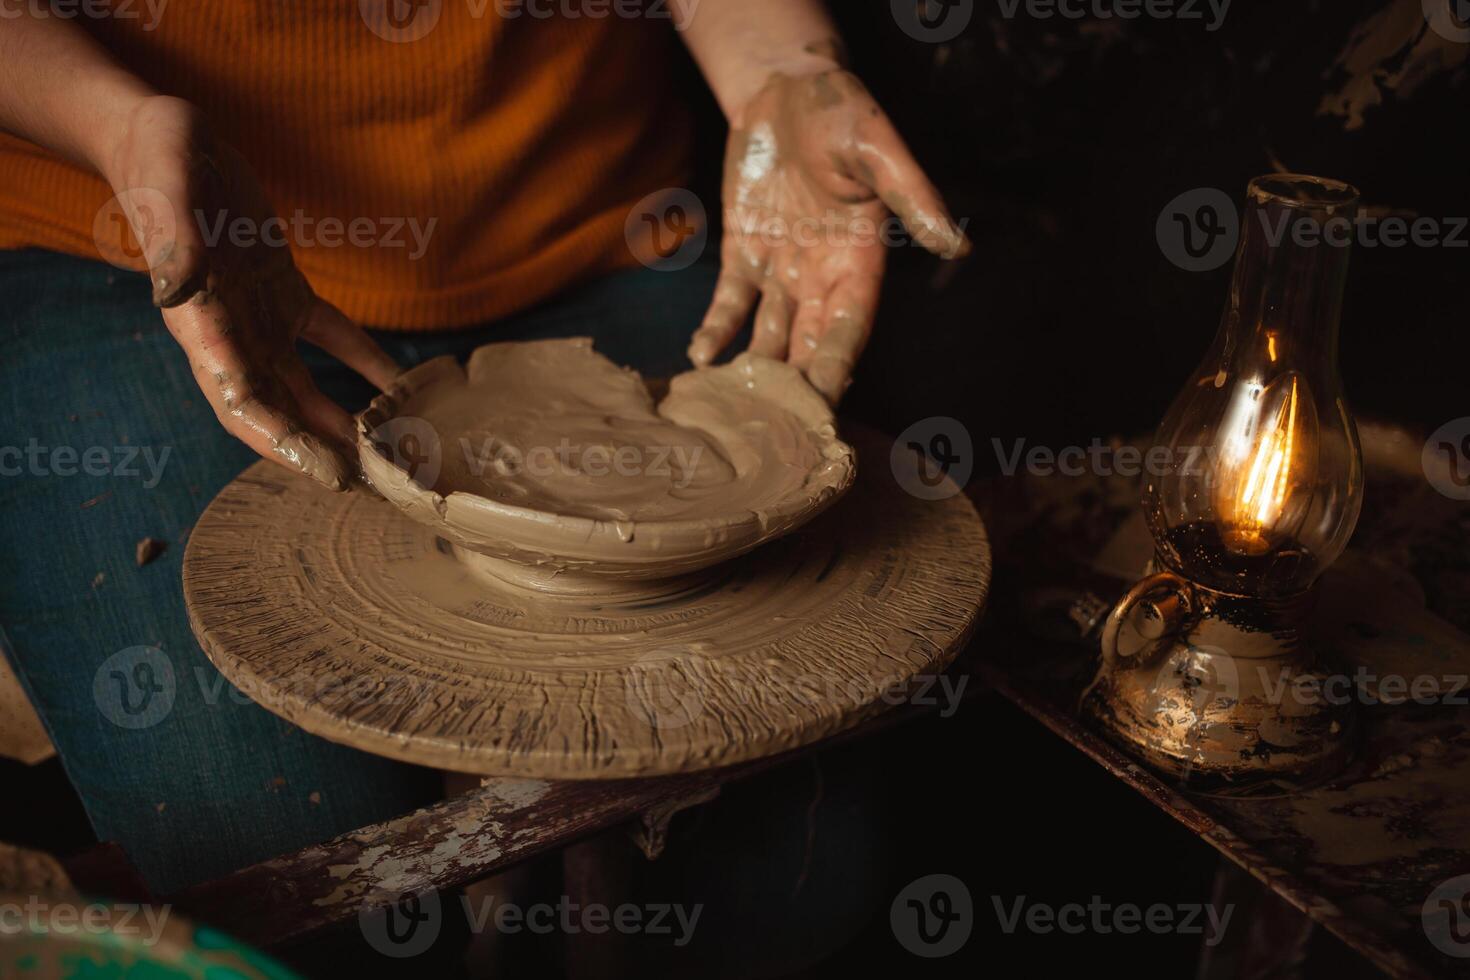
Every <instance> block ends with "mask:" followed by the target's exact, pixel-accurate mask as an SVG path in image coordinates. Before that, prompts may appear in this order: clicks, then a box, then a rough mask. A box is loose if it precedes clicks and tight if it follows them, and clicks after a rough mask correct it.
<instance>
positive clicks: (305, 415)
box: [283, 360, 357, 452]
mask: <svg viewBox="0 0 1470 980" xmlns="http://www.w3.org/2000/svg"><path fill="white" fill-rule="evenodd" d="M283 373H284V376H285V382H286V386H287V387H288V388H290V390H291V397H292V399H293V400H294V401H295V403H296V406H297V407H298V409H299V410H300V413H301V418H302V420H303V421H304V422H305V423H306V426H307V429H308V430H310V431H311V432H315V433H319V434H320V435H322V436H325V437H327V438H328V439H329V440H331V441H332V442H335V443H337V444H338V445H339V446H340V448H341V449H342V450H343V451H344V452H350V451H351V450H352V447H353V446H354V444H355V442H356V440H357V426H356V424H355V423H354V422H353V420H352V415H351V414H350V413H349V412H348V411H347V410H346V409H344V408H343V407H342V406H341V405H338V404H337V403H336V402H334V401H332V399H330V398H328V397H327V396H326V395H324V394H322V391H321V389H320V388H318V387H317V386H316V381H314V380H313V379H312V377H311V372H310V371H308V370H307V369H306V365H305V364H302V363H301V362H300V361H299V360H297V361H296V362H295V363H294V364H293V365H292V366H291V367H290V368H289V369H287V370H286V371H285V372H283Z"/></svg>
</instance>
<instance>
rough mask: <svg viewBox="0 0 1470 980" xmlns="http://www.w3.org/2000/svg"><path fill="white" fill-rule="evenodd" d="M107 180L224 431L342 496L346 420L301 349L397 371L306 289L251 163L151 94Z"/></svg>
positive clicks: (185, 111) (372, 370) (349, 469)
mask: <svg viewBox="0 0 1470 980" xmlns="http://www.w3.org/2000/svg"><path fill="white" fill-rule="evenodd" d="M103 169H104V173H105V175H106V177H107V178H108V180H109V181H110V182H111V184H112V186H113V189H114V191H116V192H117V199H118V202H119V204H121V205H122V210H123V212H124V214H125V215H126V216H127V219H128V223H129V224H130V226H131V227H132V229H133V232H134V235H135V237H136V238H137V240H138V243H139V245H140V246H141V248H142V251H143V258H144V260H145V261H146V262H147V264H148V269H149V274H150V276H151V277H152V280H153V301H154V303H155V304H156V305H158V306H159V307H160V308H161V309H162V311H163V320H164V323H165V324H167V326H168V329H169V332H170V333H172V334H173V336H174V339H175V340H177V341H178V342H179V345H180V346H181V347H183V348H184V351H185V353H186V354H187V355H188V357H189V366H190V368H191V369H192V370H193V372H194V380H195V381H196V382H198V384H199V388H200V390H201V391H203V392H204V395H205V397H206V398H207V399H208V400H209V403H210V405H212V406H213V407H214V412H215V415H216V416H218V418H219V420H220V423H221V424H223V425H224V427H225V428H226V429H227V430H228V431H229V432H230V433H231V434H233V435H235V436H236V437H238V438H239V439H240V440H241V441H243V442H244V443H245V444H246V445H248V446H249V447H250V448H251V449H254V450H255V451H256V452H258V453H260V455H261V456H264V457H265V458H266V459H270V460H274V461H276V462H278V463H282V464H285V465H286V466H288V467H290V468H292V469H295V470H298V471H300V472H303V473H305V474H307V475H308V476H310V477H312V478H314V479H316V480H318V481H319V482H321V483H323V484H325V485H327V486H329V487H331V488H333V489H337V490H343V489H346V488H347V485H348V480H349V478H350V477H351V475H352V473H353V471H354V470H355V467H354V466H349V465H348V462H347V460H348V459H351V458H352V457H351V456H350V455H348V453H350V452H351V450H350V448H349V447H351V445H352V444H353V439H354V435H353V425H352V418H351V416H350V415H348V414H347V412H346V411H344V410H343V409H342V408H341V407H340V406H339V405H337V404H336V403H335V402H333V401H331V399H329V398H327V397H326V396H325V395H323V394H322V393H321V392H320V391H319V390H317V387H316V385H315V383H313V381H312V379H311V375H310V374H309V373H308V372H307V370H306V366H305V365H304V364H303V363H302V361H301V358H300V356H299V355H298V354H297V351H296V341H297V338H298V337H300V338H304V339H306V340H308V341H310V342H312V343H313V344H315V345H317V346H318V347H321V348H322V349H324V350H325V351H327V352H328V353H330V354H332V355H334V356H336V357H338V358H340V359H341V360H342V361H343V362H344V363H346V364H347V365H348V366H349V367H351V368H352V369H353V370H355V371H357V372H358V373H359V374H361V375H362V376H363V377H365V378H367V379H368V380H369V381H371V382H372V383H373V384H375V385H377V386H378V387H379V388H382V387H384V386H386V385H387V384H388V383H389V382H390V381H391V380H392V379H393V377H394V375H396V374H397V373H398V367H397V365H396V364H394V363H393V360H392V359H391V358H389V357H388V355H387V354H385V353H384V352H383V350H382V349H381V348H380V347H378V345H377V344H376V343H375V342H374V341H373V340H372V339H371V338H370V337H369V336H368V335H367V334H366V333H364V332H363V330H362V329H361V328H360V327H358V326H357V325H356V324H354V323H353V322H352V321H350V320H348V319H347V317H346V316H344V315H343V314H342V312H341V311H340V310H338V309H337V308H336V307H334V306H332V305H331V304H330V303H328V302H326V301H325V300H323V299H321V298H320V297H319V296H317V295H316V294H315V293H314V292H312V289H311V287H310V286H309V285H308V284H307V282H306V279H305V278H304V277H303V276H302V275H301V272H300V270H298V269H297V268H296V263H295V262H294V261H293V260H292V258H291V250H290V249H289V248H288V247H287V245H286V241H285V234H284V230H283V226H282V225H281V224H280V223H279V222H273V221H272V220H271V219H272V218H273V217H274V212H273V211H272V210H271V208H270V206H269V205H268V204H267V203H266V200H265V195H264V194H263V192H262V191H261V188H260V185H259V184H258V183H257V182H256V180H255V178H254V176H253V175H252V174H251V173H250V170H249V168H248V166H247V165H246V163H245V161H244V160H243V159H242V158H241V157H240V155H239V154H238V153H236V152H235V151H234V150H232V149H231V148H230V147H228V146H226V145H224V144H223V143H220V142H219V141H217V140H215V139H213V138H212V137H211V136H210V134H209V131H208V129H207V127H206V126H205V125H204V123H203V121H202V119H201V118H200V116H199V114H198V112H197V111H196V110H195V109H194V108H193V107H192V106H190V105H188V104H187V103H184V102H182V101H180V100H178V99H172V98H164V97H154V98H150V99H147V100H145V101H143V102H141V103H140V104H139V105H138V106H137V107H136V108H135V109H134V110H133V111H132V113H131V116H130V118H129V120H128V125H127V126H126V128H125V129H124V130H123V135H122V138H121V139H120V140H119V142H118V145H117V148H116V150H115V152H114V153H113V154H112V157H111V160H110V161H109V162H108V165H107V166H106V167H105V168H103ZM215 236H218V237H215Z"/></svg>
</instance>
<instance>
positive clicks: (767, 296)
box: [689, 69, 970, 404]
mask: <svg viewBox="0 0 1470 980" xmlns="http://www.w3.org/2000/svg"><path fill="white" fill-rule="evenodd" d="M723 193H724V206H725V230H724V241H723V243H722V245H721V265H722V268H721V272H720V278H719V283H718V285H717V286H716V287H715V296H714V302H713V303H712V304H711V306H710V309H709V312H708V313H707V314H706V315H705V318H704V323H703V324H702V325H701V326H700V328H699V330H698V331H697V332H696V333H695V334H694V339H693V342H692V343H691V344H690V347H689V357H690V360H692V361H693V362H694V363H695V364H697V365H700V366H703V365H706V364H709V363H710V361H711V360H713V359H714V357H715V356H716V355H718V354H719V353H720V351H721V350H723V349H724V348H725V347H726V346H727V345H728V344H729V343H730V340H731V338H733V337H734V336H735V334H736V333H737V332H738V331H739V329H740V327H741V326H742V325H744V323H745V320H746V318H747V316H748V315H749V313H750V310H751V308H752V307H753V306H754V305H755V302H756V298H757V296H759V297H760V307H759V309H758V311H757V312H756V317H755V331H754V336H753V337H752V339H751V342H750V349H751V350H752V351H755V352H757V353H760V354H765V355H767V356H769V357H775V358H789V359H790V361H791V363H792V364H794V365H796V366H797V367H799V368H801V369H802V370H803V371H804V372H805V373H806V376H807V378H808V379H809V380H810V381H811V383H812V385H813V386H814V387H815V388H817V390H819V391H820V392H821V393H822V394H823V395H825V396H826V398H827V400H828V401H830V402H832V403H833V404H836V402H837V400H838V399H839V398H841V397H842V393H843V392H844V391H845V390H846V388H847V386H848V384H849V383H850V379H851V375H852V369H853V366H854V364H856V362H857V358H858V355H860V354H861V353H862V351H863V347H864V346H866V344H867V341H868V335H869V333H870V332H871V330H872V326H873V315H874V312H875V310H876V308H877V303H878V289H879V285H880V283H881V282H882V278H883V263H884V258H885V245H884V242H883V234H882V232H883V222H884V221H885V219H886V218H887V216H888V213H889V212H890V211H891V212H892V213H893V214H895V215H897V216H898V217H899V218H900V219H901V220H902V221H903V224H904V227H905V228H906V229H907V230H908V232H909V234H910V235H911V236H912V237H913V238H914V240H915V241H917V242H919V243H920V244H921V245H923V246H924V247H925V248H927V249H929V250H930V251H931V252H934V253H935V254H937V255H940V256H942V257H944V258H956V257H959V256H961V255H964V254H966V253H967V252H968V251H969V249H970V243H969V240H968V239H966V238H965V236H964V233H963V232H961V231H960V229H959V228H958V227H956V225H955V223H954V222H953V221H952V220H951V219H950V217H949V214H948V212H947V211H946V209H945V206H944V202H943V201H942V200H941V199H940V197H939V193H938V192H937V191H936V190H935V189H934V186H933V185H932V184H931V183H930V182H929V179H928V178H927V177H925V176H924V172H923V171H922V170H921V169H920V168H919V165H918V164H917V163H916V162H914V159H913V157H912V156H911V155H910V154H909V151H908V149H907V147H905V146H904V143H903V140H902V138H900V137H899V135H898V133H897V131H896V130H895V129H894V128H893V124H892V123H891V122H889V120H888V117H887V116H886V115H884V113H883V110H882V109H880V108H879V107H878V103H877V102H875V101H873V97H872V96H871V95H869V94H868V91H867V89H866V88H864V87H863V84H862V82H860V81H859V80H858V79H857V77H856V76H855V75H853V74H851V73H850V72H847V71H843V70H841V69H833V70H829V71H822V72H817V73H812V74H807V75H804V76H800V77H791V76H788V75H784V74H777V75H773V76H772V77H771V79H770V80H769V81H768V82H767V83H766V85H765V87H764V88H762V89H761V90H760V91H759V92H758V93H757V94H756V95H755V97H754V98H752V99H751V100H750V101H749V102H748V103H746V105H745V106H744V107H743V108H742V109H740V110H739V111H738V112H737V113H736V114H735V117H734V119H733V120H732V123H731V131H730V145H729V148H728V150H727V151H726V156H725V179H724V191H723Z"/></svg>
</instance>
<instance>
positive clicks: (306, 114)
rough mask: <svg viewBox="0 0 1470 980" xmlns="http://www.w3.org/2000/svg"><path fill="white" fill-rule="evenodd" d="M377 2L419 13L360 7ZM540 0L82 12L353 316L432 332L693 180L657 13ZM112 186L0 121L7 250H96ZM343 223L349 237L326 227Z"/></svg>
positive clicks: (667, 36)
mask: <svg viewBox="0 0 1470 980" xmlns="http://www.w3.org/2000/svg"><path fill="white" fill-rule="evenodd" d="M385 6H386V8H387V9H389V10H395V11H397V12H398V13H399V14H400V15H408V16H409V17H411V18H417V19H404V17H402V16H401V17H400V19H399V20H397V21H383V20H381V19H377V18H376V17H374V15H373V10H374V8H375V7H376V8H377V9H378V10H379V11H381V10H382V9H384V7H385ZM552 6H553V7H554V5H552ZM615 6H616V5H608V7H609V8H615ZM545 7H547V5H545V4H543V5H541V7H532V6H526V7H521V6H518V5H515V4H507V3H505V2H504V0H421V2H419V3H418V4H417V5H414V4H412V3H404V2H403V0H292V2H282V0H173V2H171V3H168V4H166V5H164V6H163V7H162V14H161V16H160V17H158V19H157V22H156V24H154V25H153V27H152V29H146V28H147V25H148V23H149V21H150V20H151V17H150V16H149V14H148V6H147V5H146V4H144V3H142V2H135V3H134V4H132V5H131V7H130V8H128V9H131V10H133V11H136V12H137V13H138V16H135V17H132V18H122V17H116V18H106V19H102V20H91V21H88V20H86V19H85V18H78V20H77V21H76V23H78V24H81V25H83V26H84V27H85V28H86V29H87V30H88V31H90V32H91V33H92V34H93V35H94V36H96V37H97V38H98V39H99V40H100V41H101V42H102V44H103V45H104V46H105V47H107V48H108V49H109V50H110V51H111V52H113V54H114V55H115V56H116V57H117V58H118V59H119V60H120V61H121V62H122V63H123V64H125V65H127V66H128V67H129V68H130V69H131V70H133V71H134V72H136V73H137V74H138V75H140V76H141V77H143V78H144V79H145V80H147V81H148V82H149V83H151V84H152V85H153V86H154V87H155V88H156V89H157V90H158V91H160V92H163V93H165V94H171V95H178V96H181V97H183V98H186V99H188V100H190V101H192V102H194V103H195V104H197V105H199V106H200V107H201V108H202V109H203V110H204V112H205V113H206V115H207V116H208V118H209V119H210V122H211V125H212V128H213V129H214V130H215V132H216V133H217V135H218V136H219V137H220V138H222V139H224V140H225V141H226V142H228V143H230V144H231V145H233V146H234V147H236V148H237V149H238V150H239V151H240V152H241V153H242V154H243V155H244V156H245V158H246V159H247V160H248V161H249V162H250V164H251V165H252V167H253V168H254V170H255V172H256V175H257V176H258V177H259V178H260V181H261V183H262V185H263V186H264V188H265V190H266V193H267V194H268V195H269V196H270V200H271V203H272V204H273V205H274V207H275V209H276V212H277V214H278V215H280V216H281V217H282V219H283V220H285V221H286V226H287V228H288V229H289V230H288V231H287V232H286V236H285V237H287V238H288V239H290V240H291V243H292V244H291V247H292V251H293V253H294V254H295V256H296V260H297V263H298V264H299V265H300V267H301V269H302V271H303V272H304V273H305V274H306V277H307V279H308V280H310V282H311V284H312V285H313V286H314V287H315V288H316V290H317V291H318V292H319V293H320V294H321V295H322V296H324V297H325V298H326V299H328V300H330V301H331V302H333V303H335V304H337V305H338V306H340V307H341V308H342V309H343V310H344V311H345V312H346V313H347V314H348V315H349V316H351V317H352V318H354V319H355V320H357V321H358V322H360V323H363V324H365V325H370V326H381V327H395V328H403V329H429V328H435V327H454V326H464V325H469V324H475V323H481V322H484V321H486V320H491V319H494V318H496V317H499V316H503V315H505V314H507V313H512V312H514V311H516V310H519V309H523V308H525V307H527V306H529V305H531V304H533V303H535V302H537V301H539V300H541V299H544V298H546V297H548V296H550V295H552V294H554V293H555V292H557V291H558V290H560V289H562V288H563V287H565V286H567V285H569V284H570V283H572V282H574V281H577V280H579V279H583V278H586V277H588V276H592V275H595V274H598V273H601V272H605V271H609V270H612V269H616V268H620V267H623V266H627V265H630V264H632V263H633V262H634V261H635V259H634V257H633V253H632V252H631V251H630V249H629V246H628V243H627V242H626V241H625V238H624V224H625V220H626V219H627V217H628V213H629V211H630V209H631V208H632V206H633V204H634V203H635V202H637V201H638V200H639V199H640V198H642V197H643V196H645V195H647V194H649V193H651V192H652V191H655V190H658V189H660V188H663V187H670V186H679V185H681V184H682V183H683V182H684V181H685V180H686V179H687V167H688V146H689V120H688V116H687V113H686V110H685V109H684V107H683V105H682V103H681V102H680V101H679V100H678V99H677V98H676V97H675V93H674V92H673V91H672V90H671V84H670V73H669V71H668V66H669V51H668V45H671V44H675V43H676V41H675V40H674V33H673V31H672V29H671V28H670V26H669V23H668V21H666V20H650V19H647V18H642V19H627V18H621V17H617V16H604V17H592V16H586V15H583V16H581V17H577V18H569V17H565V16H562V15H557V16H554V17H549V18H547V17H536V16H533V15H532V12H531V11H532V10H533V9H535V10H540V9H542V8H545ZM554 9H559V8H554ZM589 9H592V8H590V7H589ZM504 11H511V12H515V11H519V15H518V16H511V17H507V16H504ZM370 20H371V21H373V23H371V24H370V23H369V21H370ZM431 22H432V23H431ZM425 26H429V28H430V29H429V30H428V31H427V33H423V30H424V28H425ZM374 28H377V29H376V30H375V29H374ZM384 33H386V34H388V35H389V37H397V38H400V39H404V38H407V40H397V41H395V40H390V39H388V38H385V37H384V36H382V35H383V34H384ZM420 33H422V36H419V37H415V36H414V35H416V34H420ZM111 197H112V191H111V190H110V189H109V188H108V187H107V185H106V184H105V183H104V182H103V181H102V180H101V179H100V178H98V177H97V176H95V175H93V174H90V173H88V172H86V171H84V170H81V169H79V168H77V167H75V166H73V165H71V164H69V163H67V162H66V161H63V160H62V159H60V158H59V157H57V156H56V155H54V154H52V153H49V152H47V151H45V150H42V149H41V148H39V147H37V146H34V145H33V144H30V143H27V142H24V141H22V140H19V139H15V138H13V137H10V136H7V135H4V134H0V248H22V247H29V246H36V247H40V248H47V249H53V250H58V251H63V252H68V253H72V254H75V255H84V256H91V257H96V256H97V255H98V248H97V244H96V242H95V241H94V239H93V226H94V220H95V219H96V218H97V216H98V213H99V210H100V209H102V208H103V207H104V206H106V205H107V203H108V201H109V199H110V198H111ZM363 219H366V221H364V220H363ZM354 221H355V222H357V225H356V227H357V229H358V231H359V234H357V235H356V236H349V235H347V234H346V232H345V230H344V231H339V232H337V233H336V234H333V229H334V228H341V229H347V228H350V227H351V226H352V223H353V222H354ZM323 222H325V224H324V223H323ZM431 222H432V223H431ZM104 224H105V222H104ZM635 225H636V222H635ZM395 226H396V227H397V232H396V239H398V240H399V241H401V242H402V244H401V245H396V246H395V245H391V244H389V243H390V242H391V241H392V240H393V239H394V238H395V232H394V228H395ZM415 228H417V234H416V233H415V231H414V229H415ZM350 237H355V241H356V242H357V243H356V244H354V243H353V241H352V240H349V238H350ZM338 239H341V241H340V242H339V241H338ZM420 247H422V248H423V254H422V255H415V253H416V252H418V251H419V250H420Z"/></svg>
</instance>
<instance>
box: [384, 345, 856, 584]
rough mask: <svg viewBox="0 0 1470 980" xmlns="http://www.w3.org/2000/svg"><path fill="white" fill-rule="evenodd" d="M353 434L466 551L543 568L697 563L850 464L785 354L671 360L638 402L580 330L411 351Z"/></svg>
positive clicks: (392, 496) (403, 493)
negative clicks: (670, 370)
mask: <svg viewBox="0 0 1470 980" xmlns="http://www.w3.org/2000/svg"><path fill="white" fill-rule="evenodd" d="M359 432H360V434H361V439H360V445H361V447H362V448H363V453H362V459H363V469H364V472H365V473H366V475H367V476H368V478H369V479H370V481H371V482H372V483H373V485H374V486H375V487H376V488H377V489H378V490H379V492H381V493H382V494H383V495H384V496H385V497H387V498H388V499H389V500H390V501H392V502H393V503H395V504H396V505H398V506H399V507H400V508H401V509H403V510H404V511H405V512H407V513H409V514H410V515H411V516H413V517H415V518H416V519H418V520H420V521H422V522H425V523H429V524H432V525H435V526H438V527H439V528H440V529H441V531H442V532H443V533H444V534H445V536H446V537H448V538H449V539H450V540H452V541H454V542H455V543H456V544H458V545H460V546H462V547H463V548H465V549H468V550H469V551H472V552H476V553H479V554H482V555H488V556H491V557H493V558H498V559H506V560H509V561H511V562H516V563H520V564H522V565H530V566H537V567H539V568H541V569H543V570H545V571H546V572H548V573H549V574H562V573H566V572H568V571H571V572H579V573H590V574H597V575H606V576H613V577H622V578H638V579H651V578H663V577H667V576H669V575H673V574H678V573H682V572H687V571H691V570H693V569H696V568H701V567H705V566H708V565H710V564H713V563H715V562H717V561H720V560H723V559H725V558H729V557H732V556H733V555H736V554H739V553H741V552H743V551H747V550H749V549H751V548H754V547H756V546H758V545H759V544H761V543H763V542H765V541H768V540H770V539H771V538H773V537H776V536H777V535H780V534H783V533H785V532H786V531H789V530H791V529H792V528H794V527H796V526H798V525H799V524H801V523H803V522H805V521H806V520H809V519H810V518H811V517H813V516H815V515H816V514H817V513H818V512H820V511H821V510H822V509H823V508H825V507H826V506H827V505H829V504H830V503H831V502H832V501H834V500H835V499H836V498H837V497H838V496H839V495H840V494H841V493H842V492H843V491H845V490H846V489H847V487H848V485H850V484H851V482H852V478H853V475H854V472H855V466H856V461H855V458H854V454H853V452H852V449H851V448H850V447H849V446H847V445H846V444H845V443H843V442H842V441H841V440H840V439H838V437H837V433H836V427H835V423H834V419H833V417H832V412H831V409H830V408H829V407H828V405H827V404H826V403H825V402H824V401H823V399H822V398H821V397H820V396H819V395H818V394H817V393H816V392H815V391H814V390H813V389H812V388H811V386H810V385H809V384H807V382H806V381H805V380H804V379H803V378H802V376H801V374H800V372H799V371H798V370H797V369H796V368H794V367H792V366H791V365H789V364H785V363H781V362H777V361H773V360H770V359H767V358H763V357H758V356H753V355H748V354H747V355H742V356H741V357H740V358H737V359H736V361H735V362H733V363H731V364H728V365H725V366H723V367H720V368H715V369H710V370H706V371H695V372H688V373H685V374H682V375H679V376H678V377H676V378H674V379H673V380H672V382H671V383H670V386H669V394H668V395H667V396H666V397H665V398H664V399H663V401H662V402H661V403H658V404H655V401H654V399H653V396H652V395H651V394H650V393H649V390H648V388H647V386H646V385H645V384H644V382H643V379H642V378H640V377H639V376H638V375H637V374H636V373H635V372H632V371H629V370H626V369H623V368H620V367H618V366H617V365H615V364H613V363H612V362H611V361H608V360H607V359H606V358H604V357H602V356H601V355H599V354H597V353H596V352H595V351H594V350H593V349H592V343H591V341H590V340H587V339H585V338H578V339H572V340H549V341H537V342H530V343H503V344H491V345H487V346H485V347H482V348H480V349H479V350H477V351H475V353H474V354H473V355H472V356H471V358H470V360H469V363H468V365H467V366H466V367H464V368H461V367H460V366H459V365H458V364H457V363H455V362H454V360H453V359H452V358H439V359H436V360H434V361H430V362H427V363H425V364H423V365H420V366H419V367H417V368H415V369H413V370H412V371H410V372H408V373H407V374H405V375H404V376H403V377H402V378H401V379H400V380H399V382H398V383H397V384H396V385H394V386H393V388H391V389H390V391H389V392H388V393H387V394H386V395H384V396H383V397H381V398H379V399H378V400H376V401H375V402H374V403H373V405H372V406H371V407H370V408H369V410H368V411H367V412H365V413H364V415H363V417H362V419H361V420H360V423H359Z"/></svg>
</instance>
